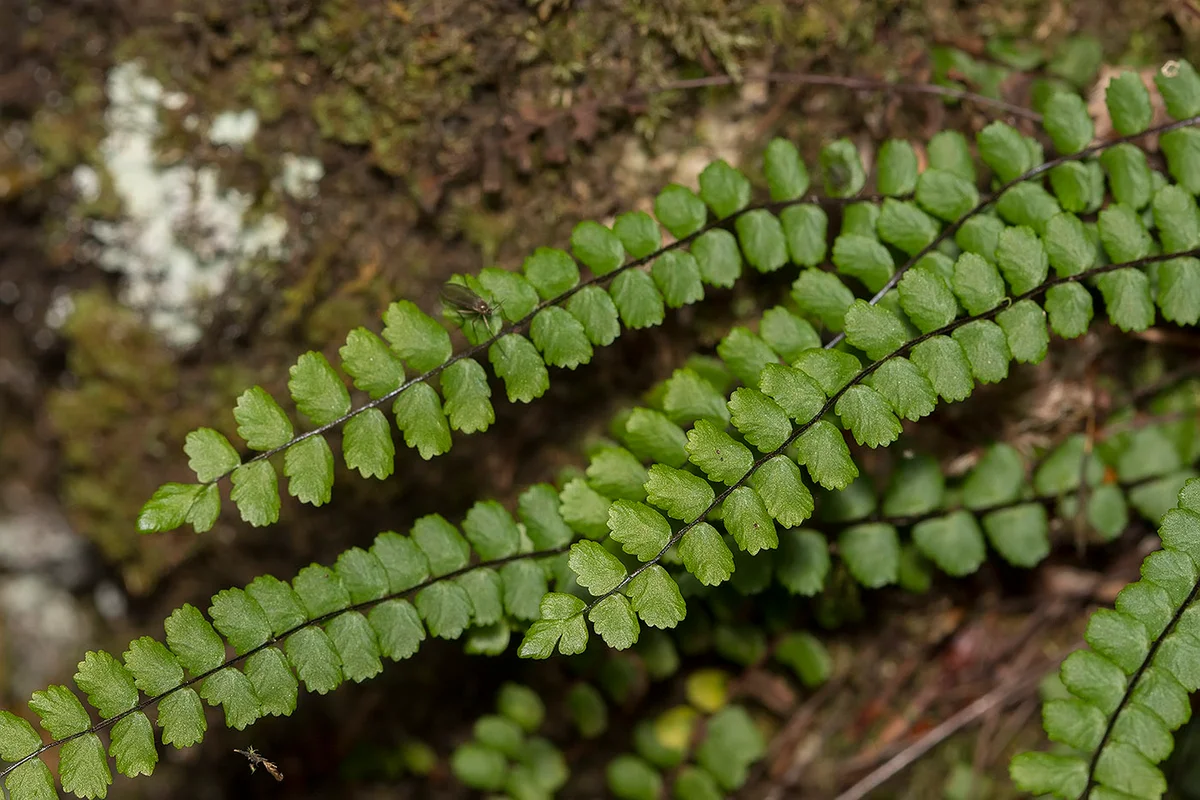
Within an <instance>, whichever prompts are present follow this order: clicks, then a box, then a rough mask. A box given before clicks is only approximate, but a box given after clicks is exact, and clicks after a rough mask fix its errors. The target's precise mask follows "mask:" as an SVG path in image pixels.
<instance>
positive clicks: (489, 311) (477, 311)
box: [442, 283, 500, 336]
mask: <svg viewBox="0 0 1200 800" xmlns="http://www.w3.org/2000/svg"><path fill="white" fill-rule="evenodd" d="M442 302H443V303H445V304H446V305H447V306H449V307H450V308H452V309H453V310H455V311H457V312H458V315H459V317H461V318H463V319H470V320H471V322H472V323H474V322H475V321H476V320H479V319H482V320H483V322H484V325H485V326H487V331H488V334H489V335H492V336H495V335H496V333H495V331H493V330H492V317H493V316H495V315H496V314H497V313H498V312H499V311H500V304H499V303H496V304H494V305H493V304H492V303H489V302H488V301H487V300H484V299H483V298H482V297H480V296H479V295H478V294H476V293H475V292H474V291H473V290H471V289H470V288H468V287H466V286H463V285H462V284H461V283H447V284H446V285H445V286H443V287H442Z"/></svg>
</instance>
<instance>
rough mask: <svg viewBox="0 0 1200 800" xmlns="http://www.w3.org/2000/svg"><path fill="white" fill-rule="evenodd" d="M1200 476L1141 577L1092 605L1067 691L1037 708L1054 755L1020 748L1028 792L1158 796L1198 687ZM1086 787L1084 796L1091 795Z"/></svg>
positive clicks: (1182, 495)
mask: <svg viewBox="0 0 1200 800" xmlns="http://www.w3.org/2000/svg"><path fill="white" fill-rule="evenodd" d="M1197 512H1200V479H1196V478H1193V479H1191V480H1189V481H1188V482H1187V484H1185V485H1184V487H1183V489H1182V490H1180V492H1179V495H1178V505H1177V506H1176V507H1175V508H1172V509H1171V510H1170V511H1168V512H1166V514H1165V515H1164V516H1163V517H1162V524H1161V526H1160V527H1159V531H1158V533H1159V536H1160V538H1161V539H1162V549H1161V550H1157V551H1155V552H1153V553H1151V554H1150V555H1149V556H1147V557H1146V559H1145V560H1144V561H1143V562H1142V579H1141V580H1139V581H1137V582H1135V583H1131V584H1129V585H1128V586H1126V587H1125V588H1124V589H1122V590H1121V593H1120V594H1119V595H1117V601H1116V608H1115V609H1100V610H1099V611H1096V612H1095V613H1094V614H1093V615H1092V618H1091V620H1090V621H1089V623H1088V627H1087V633H1086V634H1085V638H1086V640H1087V643H1088V645H1089V649H1083V650H1078V651H1076V652H1074V653H1072V654H1071V655H1070V656H1068V657H1067V659H1066V660H1065V661H1064V662H1063V664H1062V667H1061V668H1060V677H1061V678H1062V682H1063V684H1064V685H1065V686H1066V688H1067V690H1068V691H1069V692H1070V694H1071V695H1072V697H1071V698H1069V699H1060V700H1051V701H1049V702H1047V703H1046V705H1045V706H1044V708H1043V723H1044V725H1045V728H1046V733H1047V734H1048V735H1049V737H1050V739H1051V740H1053V741H1055V742H1059V743H1061V744H1062V745H1064V747H1065V749H1064V750H1063V751H1061V752H1055V753H1022V754H1020V755H1018V756H1016V757H1015V758H1014V759H1013V761H1012V766H1011V773H1012V777H1013V780H1014V781H1015V782H1016V783H1017V785H1018V786H1019V787H1021V788H1022V789H1024V790H1026V791H1031V792H1038V793H1049V794H1052V795H1054V796H1055V797H1062V798H1081V797H1085V796H1095V795H1096V794H1097V793H1102V792H1109V793H1112V792H1118V793H1123V796H1133V797H1161V796H1162V795H1163V793H1164V792H1165V791H1166V788H1167V784H1166V780H1165V778H1164V777H1163V775H1162V772H1161V771H1160V770H1159V769H1158V767H1157V764H1159V763H1160V762H1161V761H1162V760H1163V759H1165V758H1166V757H1167V756H1168V755H1170V753H1171V749H1172V746H1173V737H1172V735H1171V734H1172V732H1173V731H1174V730H1176V729H1177V728H1178V727H1179V726H1181V725H1182V724H1183V723H1185V722H1186V721H1187V720H1188V718H1189V717H1190V715H1191V704H1190V701H1189V699H1188V694H1189V693H1190V692H1195V691H1196V690H1197V689H1200V670H1198V669H1197V665H1198V664H1200V640H1198V639H1197V638H1196V636H1197V635H1200V628H1197V626H1196V624H1195V620H1197V619H1200V617H1197V616H1196V615H1195V611H1196V609H1197V607H1196V606H1195V603H1194V600H1195V597H1196V593H1197V590H1198V589H1200V581H1198V578H1200V571H1198V569H1197V563H1200V513H1197ZM1089 793H1090V794H1089Z"/></svg>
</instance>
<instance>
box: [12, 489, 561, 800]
mask: <svg viewBox="0 0 1200 800" xmlns="http://www.w3.org/2000/svg"><path fill="white" fill-rule="evenodd" d="M547 491H549V492H550V494H551V498H547V496H546V493H547ZM552 496H553V491H552V490H549V487H545V486H535V487H532V488H531V489H529V490H527V491H526V492H525V493H524V494H522V496H521V502H520V509H519V514H518V515H519V517H520V522H519V523H518V522H517V521H515V520H514V519H513V518H512V517H511V516H510V515H509V514H508V512H507V511H505V510H504V509H503V508H502V507H501V506H499V505H498V504H496V503H494V502H481V503H477V504H476V505H475V506H474V507H472V508H471V510H470V511H469V512H468V514H467V516H466V518H465V519H464V520H463V523H462V530H461V531H460V530H459V528H458V527H456V526H454V525H452V524H450V523H449V522H448V521H446V520H445V519H443V518H442V517H440V516H438V515H436V514H435V515H430V516H427V517H423V518H421V519H419V520H417V522H416V523H415V524H414V525H413V527H412V530H411V531H410V533H409V535H408V536H401V535H399V534H397V533H394V532H390V531H388V532H384V533H381V534H379V536H377V537H376V539H375V542H374V544H373V545H372V546H371V547H370V548H369V549H367V550H364V549H361V548H352V549H350V550H347V551H346V552H344V553H342V554H341V556H339V557H338V559H337V561H336V563H335V564H333V565H332V566H330V567H327V566H321V565H317V564H313V565H310V566H308V567H305V568H304V569H302V570H300V572H299V573H298V574H297V575H296V576H295V578H294V579H293V580H292V581H291V582H290V583H286V582H283V581H280V580H278V579H276V578H274V577H272V576H269V575H263V576H260V577H258V578H256V579H255V580H254V581H252V582H251V583H250V584H249V585H247V586H246V587H244V588H242V589H226V590H224V591H221V592H219V593H218V594H216V595H214V596H213V598H212V605H211V606H210V607H209V609H208V615H207V617H206V616H205V615H204V614H202V613H201V611H200V610H199V609H197V608H195V607H194V606H191V605H184V606H183V607H181V608H179V609H176V611H175V612H174V613H172V614H171V616H170V617H168V618H167V620H166V621H165V622H164V629H165V633H166V637H165V640H166V641H165V644H164V643H163V642H162V641H159V640H157V639H154V638H152V637H149V636H143V637H141V638H139V639H137V640H135V641H133V642H131V643H130V646H129V650H127V651H126V652H125V654H124V657H123V659H122V660H118V659H116V658H114V657H113V656H112V655H109V654H108V653H105V652H103V651H98V652H89V653H87V654H86V656H85V658H84V660H83V661H81V662H80V663H79V671H78V672H77V673H76V675H75V684H76V686H77V687H78V688H79V690H80V691H82V692H83V694H84V696H85V697H86V698H87V703H88V705H90V706H91V707H92V708H94V709H95V710H96V712H97V715H98V717H99V721H97V722H95V723H93V722H92V720H91V716H90V715H89V712H88V710H87V708H86V707H85V706H84V704H83V703H81V702H80V700H79V699H78V697H77V696H76V694H75V693H74V692H73V691H72V690H71V689H70V688H69V687H67V686H51V687H49V688H48V689H46V690H45V691H39V692H35V693H34V696H33V699H31V700H30V703H29V708H30V710H31V711H33V712H34V713H35V714H37V715H38V717H39V718H40V720H41V724H42V727H43V728H45V730H46V731H48V732H49V733H50V735H51V736H52V737H54V741H51V742H49V743H47V744H42V741H41V737H39V736H38V735H37V734H36V732H34V730H33V728H32V726H30V724H29V723H28V722H27V721H26V720H24V719H22V718H21V717H18V716H16V715H15V714H12V713H11V712H8V711H0V758H3V759H4V760H5V761H8V762H10V766H8V767H7V768H6V769H5V770H4V771H3V772H0V777H3V778H4V779H5V785H6V786H7V787H8V789H9V791H10V792H11V793H12V796H13V797H14V798H18V799H19V798H25V797H38V796H42V793H44V792H49V794H50V796H54V783H53V778H52V776H51V774H50V772H49V770H48V769H47V768H46V766H45V764H44V763H43V762H42V761H41V760H40V759H39V758H38V757H39V756H41V755H42V754H43V753H45V752H46V751H48V750H50V749H51V748H53V747H57V746H61V747H62V750H61V752H60V754H59V776H60V779H61V781H62V785H63V788H64V789H65V790H67V791H72V792H75V793H76V794H78V795H79V796H81V797H103V796H105V794H106V792H107V787H108V786H109V784H111V782H112V776H111V770H110V767H109V761H108V759H107V758H106V754H105V751H104V748H103V746H102V744H101V743H100V739H99V737H98V735H97V734H98V733H99V732H100V731H102V730H104V729H106V728H107V729H109V738H110V747H109V750H108V754H107V755H108V756H110V757H112V758H113V759H114V760H115V766H116V769H117V771H118V772H120V773H121V774H123V775H128V776H135V775H139V774H144V775H149V774H151V773H152V772H153V771H154V767H155V765H156V763H157V760H158V753H157V748H156V746H155V743H154V732H153V728H152V726H151V724H150V721H149V718H148V717H147V715H146V712H147V711H148V710H149V709H150V707H152V706H157V709H158V719H157V724H158V727H159V728H161V729H162V733H161V740H162V743H163V744H173V745H175V746H176V747H188V746H191V745H193V744H198V743H199V742H200V741H201V740H202V739H203V738H204V733H205V730H206V728H207V724H206V721H205V717H204V711H203V706H202V703H201V701H202V700H203V701H204V702H206V703H207V704H208V705H211V706H220V707H221V708H222V709H223V710H224V713H225V723H226V724H227V725H228V726H229V727H232V728H236V729H238V730H241V729H243V728H245V727H247V726H248V725H250V724H252V723H253V722H255V721H256V720H257V719H258V718H260V717H262V716H266V715H276V716H287V715H290V714H291V713H292V712H293V711H294V710H295V708H296V703H297V699H298V696H299V690H300V685H301V684H303V686H304V688H305V689H306V690H307V691H310V692H317V693H319V694H325V693H326V692H329V691H331V690H333V689H335V688H337V687H338V686H339V685H340V684H341V683H342V682H343V681H346V680H352V681H355V682H361V681H363V680H367V679H368V678H371V677H373V676H374V675H376V674H378V673H379V672H380V670H381V669H382V659H385V658H387V659H392V660H402V659H406V658H409V657H410V656H412V655H413V654H414V653H416V652H417V650H418V649H419V647H420V645H421V642H423V641H424V640H425V639H426V638H427V637H428V636H436V637H439V638H444V639H455V638H458V637H460V636H462V634H463V633H464V632H465V631H467V630H468V628H472V630H474V631H483V630H486V629H488V628H489V627H490V626H495V625H496V624H497V623H499V624H500V625H501V628H502V631H503V641H504V642H505V643H507V639H508V633H509V630H510V628H509V625H510V624H515V623H519V622H520V621H521V620H529V619H532V618H535V617H537V616H538V614H539V607H538V606H539V601H541V600H542V598H543V596H544V595H545V594H546V591H547V588H548V584H549V581H550V580H551V577H550V576H551V575H553V574H554V572H553V569H552V562H553V560H554V557H555V556H556V555H558V554H561V553H563V552H564V550H565V547H564V546H565V544H566V543H567V541H569V539H570V536H571V534H570V531H569V530H568V529H567V528H566V527H565V525H564V524H563V521H562V518H561V517H560V516H559V513H558V503H557V501H556V499H553V497H552ZM548 499H549V502H547V500H548ZM542 545H545V546H542ZM539 548H540V549H539ZM227 646H229V647H232V649H233V651H234V653H235V655H234V656H233V657H232V658H226V647H227ZM239 667H240V668H239Z"/></svg>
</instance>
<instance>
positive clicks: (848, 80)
mask: <svg viewBox="0 0 1200 800" xmlns="http://www.w3.org/2000/svg"><path fill="white" fill-rule="evenodd" d="M751 81H765V82H767V83H787V84H795V85H800V86H834V87H838V88H842V89H850V90H852V91H867V92H899V93H907V94H925V95H935V96H938V97H948V98H951V99H954V100H967V101H970V102H972V103H978V104H979V105H983V106H991V107H993V108H997V109H1000V110H1001V111H1004V112H1005V113H1008V114H1012V115H1013V116H1017V117H1022V118H1024V119H1029V120H1033V121H1035V122H1040V121H1041V119H1042V115H1041V114H1039V113H1037V112H1036V111H1034V110H1033V109H1029V108H1025V107H1023V106H1018V105H1015V104H1014V103H1008V102H1005V101H1004V100H997V99H995V98H993V97H985V96H984V95H981V94H978V93H977V92H970V91H967V90H965V89H955V88H952V87H950V86H938V85H937V84H933V83H895V82H893V81H885V80H876V79H874V78H852V77H846V76H841V75H819V74H814V73H811V72H763V73H759V74H757V75H744V76H742V77H741V78H734V77H732V76H730V75H709V76H707V77H704V78H689V79H686V80H678V81H669V82H667V83H664V84H661V85H659V86H653V87H647V88H644V89H634V90H632V91H631V92H629V93H628V94H629V95H634V96H637V95H639V94H652V93H657V92H669V91H674V90H677V89H700V88H704V87H709V86H732V85H735V84H740V83H749V82H751Z"/></svg>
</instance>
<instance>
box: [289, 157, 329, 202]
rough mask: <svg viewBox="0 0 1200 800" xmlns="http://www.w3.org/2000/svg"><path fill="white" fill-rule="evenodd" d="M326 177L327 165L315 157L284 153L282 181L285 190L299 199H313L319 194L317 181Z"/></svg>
mask: <svg viewBox="0 0 1200 800" xmlns="http://www.w3.org/2000/svg"><path fill="white" fill-rule="evenodd" d="M323 177H325V165H324V164H322V163H321V162H320V161H318V160H317V159H315V158H309V157H307V156H298V155H295V154H293V153H284V154H283V174H282V175H281V176H280V182H281V184H282V185H283V191H285V192H287V193H288V194H289V195H291V196H292V197H295V198H296V199H297V200H311V199H312V198H314V197H316V196H317V183H318V182H319V181H320V180H321V178H323Z"/></svg>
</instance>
